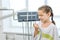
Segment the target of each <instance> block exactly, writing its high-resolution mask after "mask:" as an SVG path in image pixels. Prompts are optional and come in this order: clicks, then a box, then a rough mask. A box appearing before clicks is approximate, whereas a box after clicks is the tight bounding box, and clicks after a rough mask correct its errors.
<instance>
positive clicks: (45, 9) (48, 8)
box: [38, 5, 55, 24]
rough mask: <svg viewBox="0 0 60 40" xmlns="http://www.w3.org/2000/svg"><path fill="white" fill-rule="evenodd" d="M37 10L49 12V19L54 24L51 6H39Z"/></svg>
mask: <svg viewBox="0 0 60 40" xmlns="http://www.w3.org/2000/svg"><path fill="white" fill-rule="evenodd" d="M38 10H44V12H46V13H48V12H51V15H50V16H51V20H52V23H53V24H55V22H54V20H53V16H54V15H53V11H52V8H51V7H50V6H48V5H44V6H42V7H39V8H38Z"/></svg>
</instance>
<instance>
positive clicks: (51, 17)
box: [51, 13, 55, 25]
mask: <svg viewBox="0 0 60 40" xmlns="http://www.w3.org/2000/svg"><path fill="white" fill-rule="evenodd" d="M51 20H52V23H53V24H54V25H55V21H54V20H53V13H51Z"/></svg>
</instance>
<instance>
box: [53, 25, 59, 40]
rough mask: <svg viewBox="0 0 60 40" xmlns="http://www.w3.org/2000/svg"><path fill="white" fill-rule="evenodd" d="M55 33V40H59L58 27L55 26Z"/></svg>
mask: <svg viewBox="0 0 60 40" xmlns="http://www.w3.org/2000/svg"><path fill="white" fill-rule="evenodd" d="M53 31H54V32H53V35H54V40H58V38H59V37H58V31H57V27H56V26H55V27H54V30H53Z"/></svg>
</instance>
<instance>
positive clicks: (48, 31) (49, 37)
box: [33, 21, 58, 40]
mask: <svg viewBox="0 0 60 40" xmlns="http://www.w3.org/2000/svg"><path fill="white" fill-rule="evenodd" d="M36 24H38V25H39V29H41V31H42V34H41V32H40V33H39V34H37V35H36V36H35V37H33V40H58V31H57V27H56V25H54V24H53V23H51V24H50V25H49V26H48V27H47V28H42V26H41V22H40V21H39V22H36ZM40 34H41V35H40ZM40 36H41V37H40ZM39 38H40V39H39Z"/></svg>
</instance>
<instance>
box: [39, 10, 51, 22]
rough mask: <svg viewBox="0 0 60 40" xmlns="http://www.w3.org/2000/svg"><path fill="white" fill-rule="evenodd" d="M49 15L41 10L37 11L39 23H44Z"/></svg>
mask: <svg viewBox="0 0 60 40" xmlns="http://www.w3.org/2000/svg"><path fill="white" fill-rule="evenodd" d="M50 14H51V13H46V12H44V11H43V10H38V18H39V19H40V21H42V22H45V21H47V20H48V19H49V17H50Z"/></svg>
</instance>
